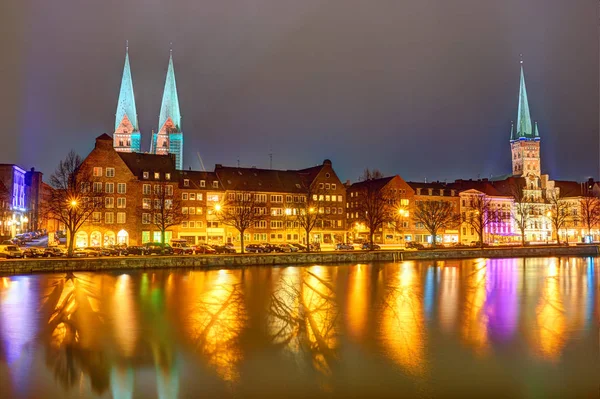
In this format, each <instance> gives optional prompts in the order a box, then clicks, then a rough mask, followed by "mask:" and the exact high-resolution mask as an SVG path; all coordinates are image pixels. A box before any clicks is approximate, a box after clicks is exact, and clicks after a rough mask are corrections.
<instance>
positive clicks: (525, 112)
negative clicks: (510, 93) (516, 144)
mask: <svg viewBox="0 0 600 399" xmlns="http://www.w3.org/2000/svg"><path fill="white" fill-rule="evenodd" d="M532 127H533V126H532V124H531V114H530V113H529V100H528V98H527V88H526V87H525V72H524V71H523V61H521V82H520V85H519V112H518V114H517V131H516V133H515V135H514V137H512V136H513V135H512V134H511V140H518V139H520V138H527V139H531V138H533V137H534V132H533V128H532Z"/></svg>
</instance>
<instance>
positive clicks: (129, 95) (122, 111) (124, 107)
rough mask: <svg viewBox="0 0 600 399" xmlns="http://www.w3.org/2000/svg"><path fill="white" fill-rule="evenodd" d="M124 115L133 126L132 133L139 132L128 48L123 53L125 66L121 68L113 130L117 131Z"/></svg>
mask: <svg viewBox="0 0 600 399" xmlns="http://www.w3.org/2000/svg"><path fill="white" fill-rule="evenodd" d="M125 115H127V117H128V118H129V121H130V122H131V124H132V125H133V131H134V132H137V131H139V127H138V118H137V109H136V107H135V95H134V94H133V81H132V79H131V69H130V67H129V47H127V49H126V51H125V66H124V67H123V77H122V78H121V91H120V92H119V102H118V103H117V113H116V114H115V130H117V128H118V127H119V125H120V124H121V121H122V120H123V118H124V117H125Z"/></svg>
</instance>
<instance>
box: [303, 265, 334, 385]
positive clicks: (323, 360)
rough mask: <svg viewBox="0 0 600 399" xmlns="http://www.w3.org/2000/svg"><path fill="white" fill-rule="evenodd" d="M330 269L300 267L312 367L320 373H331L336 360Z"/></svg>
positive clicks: (304, 314)
mask: <svg viewBox="0 0 600 399" xmlns="http://www.w3.org/2000/svg"><path fill="white" fill-rule="evenodd" d="M331 270H332V269H331V268H328V269H326V268H323V267H320V266H314V267H310V268H306V269H302V288H301V292H302V295H301V298H302V307H303V309H304V312H303V314H302V316H303V318H304V321H305V323H306V332H307V339H308V343H309V346H310V348H311V354H312V358H313V366H314V367H315V369H316V370H318V371H319V372H321V373H322V374H324V375H326V376H329V375H331V366H332V364H333V363H334V362H336V361H337V356H336V353H335V349H336V346H337V343H338V341H337V334H338V316H339V309H338V306H337V303H336V301H335V292H334V288H333V286H332V285H331V283H330V282H329V281H328V280H327V273H328V272H329V271H331Z"/></svg>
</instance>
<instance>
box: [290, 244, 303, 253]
mask: <svg viewBox="0 0 600 399" xmlns="http://www.w3.org/2000/svg"><path fill="white" fill-rule="evenodd" d="M290 245H291V246H293V247H296V248H298V251H306V246H305V245H302V244H297V243H292V242H291V243H290Z"/></svg>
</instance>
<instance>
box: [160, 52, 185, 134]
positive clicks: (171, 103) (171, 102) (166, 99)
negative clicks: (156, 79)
mask: <svg viewBox="0 0 600 399" xmlns="http://www.w3.org/2000/svg"><path fill="white" fill-rule="evenodd" d="M169 118H171V120H172V121H173V125H175V128H176V129H177V130H178V131H181V113H180V111H179V98H178V96H177V84H176V83H175V69H174V68H173V50H171V54H170V57H169V67H168V69H167V79H166V80H165V90H164V92H163V98H162V105H161V107H160V117H159V121H158V130H159V131H160V129H162V127H163V126H164V124H165V122H166V121H167V119H169Z"/></svg>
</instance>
